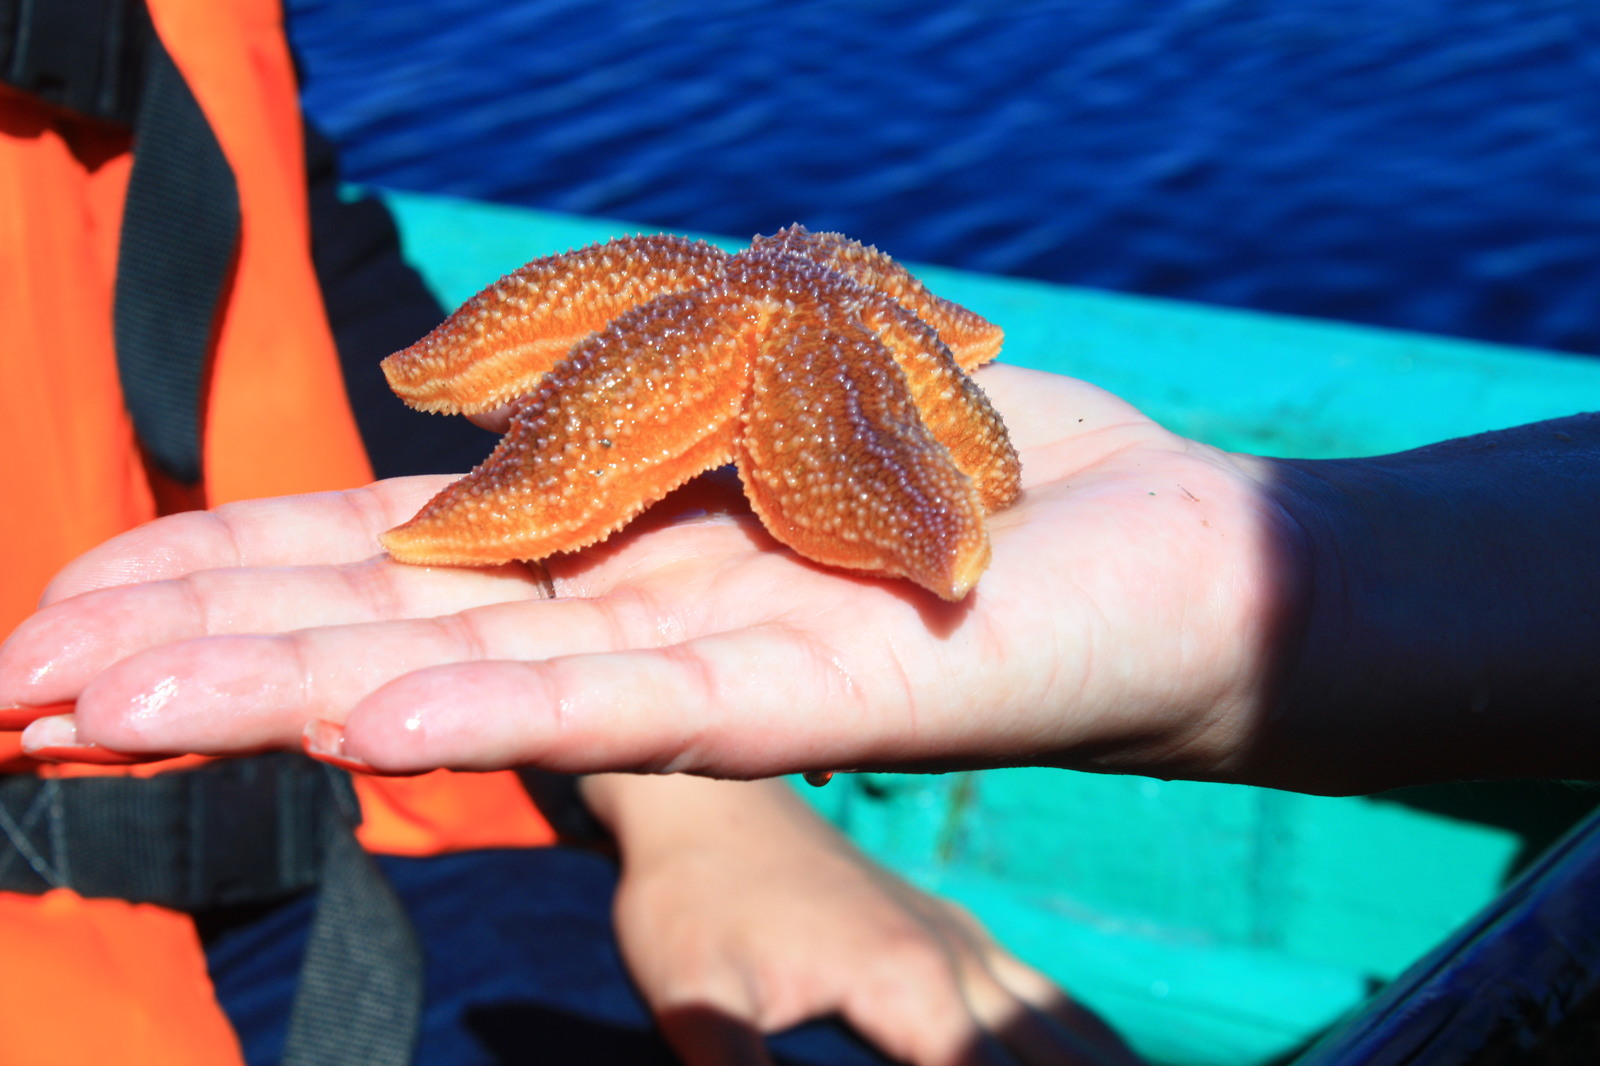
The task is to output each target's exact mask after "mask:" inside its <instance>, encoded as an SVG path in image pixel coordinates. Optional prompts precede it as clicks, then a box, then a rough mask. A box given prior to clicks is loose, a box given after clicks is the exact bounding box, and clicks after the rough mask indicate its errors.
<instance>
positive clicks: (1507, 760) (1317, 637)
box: [0, 364, 1600, 792]
mask: <svg viewBox="0 0 1600 1066" xmlns="http://www.w3.org/2000/svg"><path fill="white" fill-rule="evenodd" d="M975 376H976V377H977V378H978V379H979V380H980V381H981V382H982V384H983V387H984V389H985V391H986V392H987V394H988V395H989V396H990V397H991V398H992V400H993V402H994V405H995V407H996V408H997V409H998V410H999V411H1001V412H1003V414H1004V416H1005V418H1006V422H1007V425H1008V427H1009V430H1010V433H1011V437H1012V440H1013V442H1014V443H1015V445H1016V447H1017V450H1018V452H1019V454H1020V455H1021V457H1022V460H1023V485H1022V493H1021V495H1020V496H1019V498H1018V500H1017V502H1016V503H1015V504H1013V505H1012V506H1010V507H1008V508H1006V509H1004V510H1002V511H999V512H996V513H995V514H994V515H992V516H991V517H990V519H989V530H990V535H991V538H992V540H993V562H992V564H991V566H990V568H989V570H988V571H987V572H986V573H985V574H984V576H983V579H982V581H981V582H980V584H979V585H978V587H977V588H976V589H974V590H973V592H972V593H971V594H970V595H969V596H968V597H967V598H966V599H964V600H963V601H961V602H959V603H949V602H946V601H944V600H942V599H939V598H937V597H935V596H932V595H931V594H929V593H927V592H925V591H923V590H921V589H918V588H917V587H916V586H914V585H911V584H910V583H908V582H904V581H896V580H878V579H871V578H866V577H863V576H860V575H859V574H855V573H851V572H849V571H844V570H840V569H838V568H833V567H822V566H817V565H815V564H812V563H810V562H808V561H807V560H805V559H803V558H802V557H800V556H798V555H797V554H795V553H794V552H791V551H789V550H787V549H785V548H783V547H782V546H781V545H779V544H777V543H776V542H775V541H774V540H773V539H772V538H771V537H770V536H768V535H767V533H766V532H765V530H764V529H763V527H762V525H761V524H760V522H759V521H758V520H756V519H755V518H754V517H753V516H752V515H751V514H750V512H749V511H748V509H747V505H746V504H745V502H744V499H743V496H742V493H740V492H738V490H737V488H736V487H733V486H729V485H728V484H727V483H726V480H725V479H719V478H712V479H709V480H708V479H697V480H696V481H694V482H692V483H691V484H690V485H688V486H686V487H685V489H683V490H681V491H680V492H679V493H675V494H673V495H672V496H670V497H669V498H668V499H666V500H664V501H663V502H662V503H661V504H660V505H658V506H657V507H654V508H652V509H650V511H648V512H647V513H646V514H644V515H643V516H641V518H640V519H639V520H637V521H635V522H633V523H631V524H630V525H629V526H628V527H627V528H626V529H624V530H623V531H621V532H619V533H618V534H616V535H614V536H613V537H612V538H611V539H610V540H608V541H606V543H604V544H603V545H599V546H597V547H595V548H591V549H588V550H586V551H582V552H576V553H571V554H568V555H561V556H557V557H553V558H552V559H551V560H550V561H549V564H548V576H549V584H548V585H546V584H545V583H544V581H543V579H542V578H541V576H540V575H538V574H535V573H533V572H531V571H530V570H529V569H528V568H526V567H523V566H520V565H515V564H511V565H507V566H503V567H500V568H492V569H488V568H472V569H462V568H425V567H412V566H403V565H400V564H397V563H395V562H393V561H392V560H390V559H388V558H386V557H385V556H384V555H382V554H381V553H379V552H377V547H376V538H377V535H378V534H379V533H381V532H382V531H383V530H385V529H388V528H390V527H391V526H393V525H394V524H395V523H396V522H399V521H401V520H403V519H404V518H405V517H407V516H408V515H409V514H412V513H414V511H415V509H416V508H417V507H419V506H420V505H421V504H422V503H423V502H425V501H426V499H427V498H428V497H429V496H430V495H432V494H433V493H435V492H437V491H438V489H439V488H440V487H441V484H442V481H441V479H437V478H434V479H401V480H395V481H388V482H381V483H379V484H377V485H374V486H372V487H371V488H368V489H363V490H358V491H355V492H349V493H339V494H330V495H322V496H311V497H286V498H279V499H273V500H261V501H253V502H249V503H243V504H238V505H230V506H228V507H223V508H219V509H217V510H216V511H213V512H209V513H195V514H187V515H177V516H174V517H171V518H167V519H162V520H160V521H158V522H155V523H152V524H150V525H148V526H145V527H143V528H141V529H139V530H135V531H133V532H130V533H128V534H125V535H124V536H122V537H119V538H116V539H114V540H112V541H109V542H107V543H106V544H105V545H102V546H101V547H100V548H98V549H96V550H94V551H92V552H90V553H88V554H87V555H85V556H83V557H82V558H80V559H79V560H78V561H77V562H76V563H74V564H72V565H71V566H69V567H68V568H67V569H66V570H64V571H63V572H62V574H61V575H60V576H59V577H58V578H57V580H56V582H55V583H54V584H53V585H52V586H51V588H50V590H49V592H48V593H47V595H46V606H45V608H44V609H43V610H42V611H41V612H40V613H39V614H38V615H36V616H35V617H33V618H32V619H30V620H29V621H28V622H26V623H24V624H23V625H22V626H21V627H19V629H18V630H17V631H16V633H15V634H13V636H12V637H11V638H10V639H9V640H8V641H7V642H6V644H5V645H4V647H3V648H0V706H8V705H9V706H13V707H17V708H21V709H19V710H17V711H15V712H13V717H14V720H18V721H20V720H21V719H23V718H26V717H28V716H29V714H30V713H33V714H38V715H42V716H43V720H41V721H38V722H35V723H34V724H33V725H31V726H29V728H28V730H27V732H26V733H25V734H24V743H25V744H26V745H28V746H29V747H31V748H33V749H35V750H37V749H40V748H48V747H54V746H59V745H62V744H84V743H93V744H97V745H100V746H102V747H103V748H108V749H113V750H117V751H124V752H129V753H134V754H143V753H167V752H185V751H198V752H204V753H227V752H235V751H248V750H259V749H262V748H273V747H290V748H292V747H297V746H299V744H300V742H301V737H302V734H303V732H304V731H305V729H306V727H307V726H308V725H311V724H312V723H314V722H317V721H322V722H326V723H328V725H327V730H326V731H325V732H324V733H323V734H322V735H323V737H324V738H325V739H327V740H328V746H327V748H326V749H325V750H329V751H337V752H339V753H342V754H344V755H345V756H347V757H350V758H355V759H359V760H361V761H363V762H365V763H367V764H369V765H371V766H373V767H375V768H377V769H380V770H384V771H391V772H392V771H416V770H422V769H428V768H432V767H435V766H452V767H461V768H472V769H488V768H495V767H503V766H516V765H522V764H534V765H541V766H544V767H546V768H549V769H556V770H564V771H570V772H595V771H603V770H624V769H626V770H655V771H660V770H684V771H691V772H696V773H702V774H709V775H718V776H737V777H761V776H766V775H771V774H776V773H787V772H795V771H806V770H829V769H853V768H861V767H880V768H881V767H900V768H906V769H916V768H923V769H926V768H930V767H937V766H943V767H950V766H997V765H1016V764H1021V763H1034V764H1045V765H1059V766H1073V767H1079V768H1086V769H1099V770H1115V771H1121V772H1132V773H1145V774H1156V775H1160V776H1167V777H1189V778H1203V779H1218V780H1230V781H1241V782H1247V783H1255V784H1267V785H1273V786H1275V787H1280V788H1294V789H1299V790H1301V791H1314V792H1352V791H1370V790H1373V789H1380V788H1387V787H1393V786H1396V785H1401V784H1408V783H1420V782H1423V781H1437V780H1447V779H1456V778H1461V777H1509V776H1524V777H1532V776H1551V777H1570V778H1584V777H1590V776H1600V764H1597V760H1596V758H1595V756H1594V755H1593V753H1594V752H1596V751H1600V715H1595V714H1594V713H1593V708H1594V706H1595V705H1596V704H1595V701H1597V700H1600V658H1597V657H1596V656H1595V655H1594V654H1593V649H1594V648H1595V647H1600V612H1596V611H1595V610H1594V606H1593V605H1594V604H1595V603H1600V567H1596V566H1594V563H1593V561H1594V559H1595V558H1597V557H1600V524H1597V523H1596V522H1595V521H1594V515H1595V514H1597V513H1600V417H1597V416H1574V417H1572V418H1567V419H1560V420H1556V421H1552V422H1546V423H1537V424H1533V425H1529V426H1524V427H1518V428H1515V429H1509V430H1504V431H1501V432H1498V433H1495V434H1490V435H1485V436H1481V437H1472V438H1464V439H1462V440H1457V441H1450V442H1445V443H1442V444H1439V445H1434V446H1430V447H1427V448H1422V449H1417V450H1415V451H1410V452H1403V453H1398V454H1396V455H1392V456H1378V457H1372V458H1362V459H1342V460H1324V461H1316V462H1312V461H1292V460H1273V459H1263V458H1259V457H1251V456H1244V455H1237V454H1230V453H1226V452H1222V451H1219V450H1217V449H1215V448H1211V447H1208V446H1206V445H1203V444H1199V443H1197V442H1195V441H1192V440H1187V439H1185V438H1183V437H1180V436H1177V435H1176V434H1173V433H1171V432H1169V431H1167V430H1165V429H1163V428H1162V427H1160V426H1158V425H1156V424H1155V423H1153V422H1151V421H1150V420H1149V419H1148V418H1146V417H1145V416H1143V415H1142V414H1141V413H1140V412H1139V411H1137V410H1136V409H1134V408H1133V407H1131V406H1130V405H1128V404H1127V403H1125V402H1123V401H1121V400H1119V399H1117V398H1116V397H1114V396H1111V395H1109V394H1107V393H1105V392H1103V391H1101V390H1099V389H1096V388H1094V387H1092V386H1089V385H1087V384H1085V383H1083V382H1080V381H1074V380H1072V379H1070V378H1065V377H1059V376H1056V375H1051V374H1042V373H1036V372H1030V371H1025V370H1020V369H1017V368H1013V367H1008V366H1004V365H998V364H997V365H993V366H990V367H986V368H983V369H982V370H980V371H978V373H977V375H975ZM111 586H117V587H111ZM549 588H553V590H554V592H555V594H556V598H555V599H547V598H546V590H547V589H549ZM96 589H98V590H100V591H97V592H91V590H96ZM74 594H78V595H76V597H75V598H73V599H68V597H71V596H74ZM74 702H75V705H76V714H75V716H74V715H64V716H63V715H61V714H59V713H52V711H51V709H52V708H54V710H55V711H56V712H59V710H60V709H62V708H61V705H63V704H68V703H74ZM28 708H33V709H34V710H33V711H32V712H30V711H29V710H28Z"/></svg>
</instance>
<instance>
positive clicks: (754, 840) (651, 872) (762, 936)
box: [583, 775, 1138, 1066]
mask: <svg viewBox="0 0 1600 1066" xmlns="http://www.w3.org/2000/svg"><path fill="white" fill-rule="evenodd" d="M583 787H584V789H585V797H586V799H587V800H588V801H589V804H590V806H591V808H592V809H593V810H594V811H595V813H596V815H597V816H598V817H599V818H600V819H601V821H603V822H605V823H606V824H607V825H608V826H609V827H610V828H611V829H612V832H613V834H614V835H615V837H616V839H617V842H618V848H619V851H620V854H621V859H622V875H621V881H620V883H619V885H618V890H617V899H616V905H615V918H616V929H617V936H618V939H619V941H620V945H621V948H622V953H623V956H624V958H625V960H626V962H627V965H628V969H629V971H630V972H631V973H632V975H633V978H634V981H635V982H636V983H637V985H638V986H639V990H640V992H641V994H642V995H643V996H644V998H645V1000H646V1002H647V1003H648V1004H649V1005H650V1007H651V1010H652V1011H653V1012H654V1014H655V1016H656V1018H657V1021H658V1023H659V1024H660V1026H661V1030H662V1033H663V1035H664V1036H665V1037H666V1038H667V1040H668V1041H669V1042H670V1043H671V1044H672V1046H673V1048H674V1050H676V1051H677V1053H678V1055H679V1056H680V1057H681V1058H682V1059H683V1061H684V1062H685V1063H686V1064H687V1066H720V1064H724V1063H752V1064H755V1063H764V1062H768V1061H770V1059H769V1057H768V1055H767V1052H766V1049H765V1044H764V1042H763V1040H762V1035H763V1034H766V1033H772V1032H776V1031H779V1030H782V1029H786V1028H789V1027H790V1026H793V1025H796V1024H799V1023H800V1022H803V1021H806V1020H809V1019H813V1018H820V1017H826V1016H837V1017H840V1018H842V1019H844V1020H845V1021H847V1022H848V1023H850V1024H851V1025H852V1026H853V1027H854V1028H855V1030H856V1031H857V1032H858V1033H859V1034H861V1035H862V1036H863V1037H864V1038H865V1039H867V1040H868V1041H869V1042H870V1043H872V1044H873V1045H874V1046H875V1047H877V1048H878V1049H879V1050H880V1051H882V1052H884V1053H885V1054H886V1055H888V1056H890V1057H891V1058H893V1059H894V1060H895V1061H897V1062H906V1063H911V1064H915V1066H944V1064H954V1063H962V1064H973V1066H976V1064H980V1063H982V1064H1002V1063H1016V1064H1024V1063H1027V1064H1036V1066H1050V1064H1055V1066H1131V1064H1133V1063H1136V1062H1137V1061H1138V1059H1137V1057H1136V1056H1135V1055H1134V1054H1133V1053H1132V1052H1131V1051H1129V1050H1128V1048H1127V1047H1126V1045H1124V1044H1123V1043H1122V1041H1121V1040H1120V1039H1119V1038H1118V1037H1117V1036H1116V1035H1115V1034H1114V1033H1112V1031H1111V1030H1110V1029H1109V1028H1107V1027H1106V1025H1105V1024H1104V1023H1103V1022H1101V1021H1100V1020H1099V1019H1098V1018H1097V1017H1095V1016H1094V1015H1093V1014H1092V1013H1090V1012H1089V1011H1087V1010H1085V1009H1084V1008H1082V1007H1080V1006H1078V1005H1077V1004H1075V1003H1074V1002H1073V1001H1072V1000H1070V999H1069V998H1068V997H1067V996H1066V994H1065V993H1063V992H1062V991H1061V990H1060V989H1058V988H1056V987H1055V985H1053V984H1052V983H1051V982H1050V981H1049V979H1048V978H1046V977H1045V976H1044V975H1042V974H1040V973H1039V972H1038V971H1036V970H1034V969H1033V968H1031V967H1029V966H1027V965H1026V964H1024V963H1023V962H1021V961H1020V960H1019V959H1017V958H1016V957H1015V956H1013V955H1011V954H1010V953H1009V952H1007V951H1006V950H1005V949H1004V948H1002V947H1001V946H1000V945H999V944H997V943H996V942H995V941H994V940H993V939H992V938H991V937H990V936H989V935H988V934H987V933H986V932H985V931H984V930H983V929H982V927H981V926H979V925H978V923H977V922H976V921H975V920H973V919H972V918H971V916H969V915H968V914H967V913H966V912H964V911H962V910H961V909H959V908H957V907H955V906H954V905H953V904H950V903H948V902H946V901H944V900H940V899H937V898H935V897H933V896H929V895H927V894H926V893H923V892H921V891H919V890H918V889H916V888H914V887H912V886H911V885H909V884H907V883H906V882H905V881H903V880H901V879H900V878H898V877H896V876H895V875H893V874H892V873H889V872H888V871H886V870H884V869H882V868H880V867H878V866H876V865H875V864H873V863H872V862H871V860H869V859H867V858H866V857H865V856H863V855H862V854H861V853H860V852H858V851H856V849H855V848H854V847H853V846H851V844H850V843H849V842H848V841H846V840H845V839H844V838H843V837H841V836H840V835H839V834H838V833H836V832H834V831H833V829H832V828H831V827H829V826H828V825H827V824H826V823H825V822H823V821H822V819H820V818H818V817H817V816H816V815H815V814H814V813H813V812H812V811H811V809H810V808H809V807H807V806H806V805H805V804H804V803H803V802H801V801H800V800H799V799H798V798H797V797H796V796H795V795H794V794H793V792H792V791H791V790H790V789H789V788H788V787H787V786H785V785H783V784H781V783H779V782H753V783H743V782H727V781H707V780H704V779H700V778H693V777H685V776H682V775H676V776H671V777H637V776H631V775H601V776H598V777H591V778H586V779H584V782H583Z"/></svg>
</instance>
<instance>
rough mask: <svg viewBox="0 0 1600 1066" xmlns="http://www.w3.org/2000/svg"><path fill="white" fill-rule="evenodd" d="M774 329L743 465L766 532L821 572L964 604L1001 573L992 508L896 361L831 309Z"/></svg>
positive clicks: (787, 317) (763, 354)
mask: <svg viewBox="0 0 1600 1066" xmlns="http://www.w3.org/2000/svg"><path fill="white" fill-rule="evenodd" d="M773 326H774V327H775V328H773V330H772V331H771V332H770V334H769V335H768V336H769V339H768V340H767V341H766V342H765V343H764V344H763V346H762V347H761V348H760V349H759V350H758V352H757V354H756V356H755V359H754V362H753V367H752V379H751V390H750V397H749V399H748V400H747V401H746V405H745V411H744V421H743V428H742V432H741V433H740V436H739V439H738V441H737V443H736V458H735V462H736V463H737V464H738V467H739V475H740V477H741V479H742V480H743V481H744V485H745V493H746V495H748V496H749V498H750V502H751V505H752V506H753V507H754V509H755V512H756V514H757V515H758V516H759V517H760V518H761V520H762V523H763V524H764V525H765V526H766V527H767V530H768V531H769V532H770V533H772V535H773V536H774V537H776V538H777V539H778V540H779V541H781V542H782V543H784V544H786V545H788V546H789V547H790V548H793V549H794V550H795V551H796V552H798V553H799V554H801V555H803V556H805V557H807V558H809V559H811V560H813V561H815V562H819V563H825V564H828V565H832V566H844V567H852V568H856V569H861V570H867V571H872V572H875V573H879V574H885V575H891V576H897V577H907V578H910V579H911V580H912V581H915V582H916V583H917V584H919V585H922V586H923V587H924V588H927V589H929V590H930V591H932V592H934V593H936V594H937V595H939V596H942V597H944V598H945V599H949V600H959V599H961V598H962V597H963V596H965V595H966V593H967V591H968V590H969V589H971V587H972V586H973V584H974V583H975V582H976V581H977V580H978V577H979V575H981V574H982V573H983V570H984V568H985V567H986V566H988V563H989V537H988V532H987V530H986V529H985V526H984V510H983V503H982V501H981V500H980V499H979V497H978V494H977V492H976V491H975V490H974V488H973V485H972V483H971V481H970V480H969V479H968V478H967V477H966V475H964V474H963V473H962V472H961V471H960V470H959V469H958V468H957V467H956V465H955V463H954V462H953V461H952V460H951V458H950V454H949V452H948V451H947V450H946V449H945V448H944V446H943V445H941V444H940V443H939V442H938V441H937V440H935V439H934V438H933V436H932V434H931V433H929V431H928V430H927V428H926V427H925V426H923V424H922V422H921V420H920V418H919V417H918V414H917V408H916V404H915V403H914V402H913V400H912V397H911V392H910V389H909V387H908V386H907V384H906V380H905V375H904V374H902V373H901V372H900V370H899V368H898V367H897V366H896V365H895V362H894V359H893V358H892V357H891V356H890V354H889V353H888V351H887V350H886V349H885V348H884V346H883V345H882V344H880V343H879V342H878V341H877V340H876V339H875V338H873V337H872V335H871V334H870V333H868V332H867V331H866V330H865V329H863V328H862V327H861V326H860V325H859V324H857V323H855V322H854V321H853V320H852V319H851V317H850V316H848V315H847V314H842V313H833V312H830V311H829V310H827V309H826V307H825V306H823V305H822V304H821V303H819V304H815V305H812V306H810V307H799V308H797V309H796V310H795V311H793V312H789V313H786V314H784V315H782V316H780V317H779V318H778V319H776V320H775V321H774V323H773Z"/></svg>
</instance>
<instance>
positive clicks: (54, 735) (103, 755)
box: [22, 714, 168, 766]
mask: <svg viewBox="0 0 1600 1066" xmlns="http://www.w3.org/2000/svg"><path fill="white" fill-rule="evenodd" d="M22 752H23V754H24V755H27V756H28V757H29V758H32V759H38V760H39V761H40V762H78V763H90V764H93V765H95V766H132V765H133V764H135V763H142V762H158V761H160V760H161V759H165V758H168V756H166V755H125V754H123V753H122V752H120V751H112V750H111V749H110V748H102V747H101V746H100V745H98V744H80V743H78V723H77V722H76V721H75V720H74V719H73V717H72V715H70V714H56V715H52V716H50V717H48V718H40V719H37V720H36V721H34V722H32V723H31V724H29V726H28V727H27V728H26V729H24V730H23V731H22Z"/></svg>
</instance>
